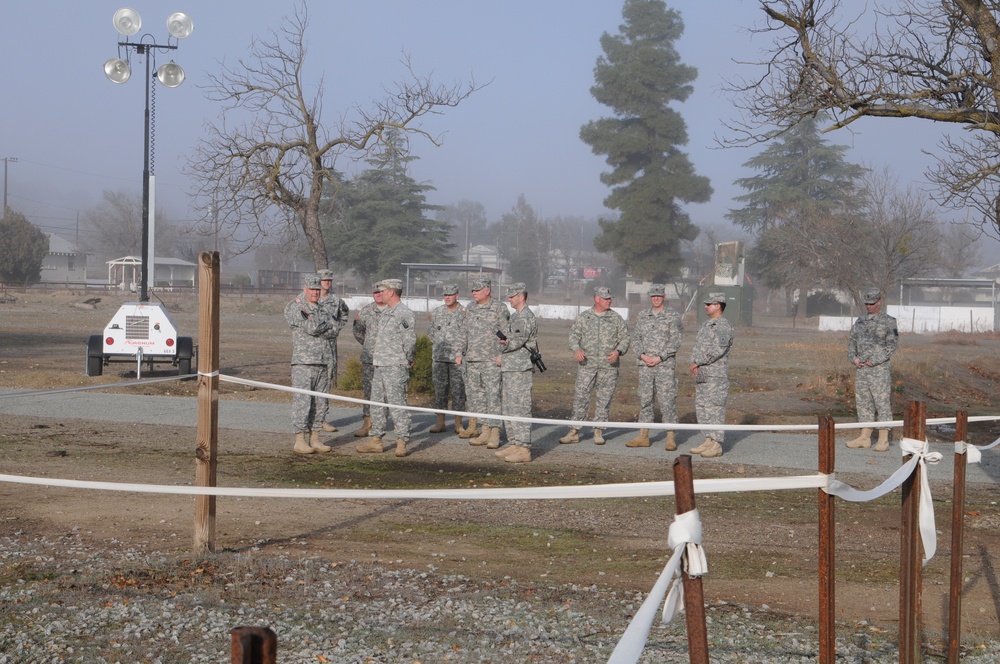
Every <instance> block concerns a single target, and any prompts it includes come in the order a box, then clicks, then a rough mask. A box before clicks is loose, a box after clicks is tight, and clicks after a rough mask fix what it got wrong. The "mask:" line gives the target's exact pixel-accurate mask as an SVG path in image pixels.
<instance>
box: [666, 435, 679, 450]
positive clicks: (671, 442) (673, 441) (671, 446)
mask: <svg viewBox="0 0 1000 664" xmlns="http://www.w3.org/2000/svg"><path fill="white" fill-rule="evenodd" d="M664 449H666V450H667V451H668V452H673V451H674V450H676V449H677V436H675V435H674V432H673V431H668V432H667V446H666V447H665V448H664Z"/></svg>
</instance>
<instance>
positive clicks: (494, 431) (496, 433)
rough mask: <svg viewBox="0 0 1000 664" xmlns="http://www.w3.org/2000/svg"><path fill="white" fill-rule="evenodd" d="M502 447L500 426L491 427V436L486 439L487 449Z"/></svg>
mask: <svg viewBox="0 0 1000 664" xmlns="http://www.w3.org/2000/svg"><path fill="white" fill-rule="evenodd" d="M498 447H500V427H490V438H489V440H487V441H486V449H488V450H495V449H497V448H498Z"/></svg>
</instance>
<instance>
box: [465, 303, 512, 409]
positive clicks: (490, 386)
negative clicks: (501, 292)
mask: <svg viewBox="0 0 1000 664" xmlns="http://www.w3.org/2000/svg"><path fill="white" fill-rule="evenodd" d="M509 318H510V311H508V310H507V306H506V305H504V304H502V303H500V302H498V301H497V300H495V299H493V298H490V299H489V300H487V301H486V302H485V303H483V304H477V303H476V302H475V301H473V302H470V303H469V306H467V307H466V308H465V320H464V321H463V323H462V335H461V339H460V342H459V343H460V344H461V348H460V350H461V355H462V366H464V367H465V396H466V399H467V401H468V404H469V410H470V411H471V412H473V413H487V414H490V415H497V414H499V413H500V412H501V408H502V404H501V399H500V367H498V366H497V362H496V359H497V355H499V354H500V342H499V339H497V330H503V329H505V328H506V327H507V320H508V319H509ZM479 423H480V424H482V425H483V426H487V427H499V426H500V420H495V419H483V420H480V421H479Z"/></svg>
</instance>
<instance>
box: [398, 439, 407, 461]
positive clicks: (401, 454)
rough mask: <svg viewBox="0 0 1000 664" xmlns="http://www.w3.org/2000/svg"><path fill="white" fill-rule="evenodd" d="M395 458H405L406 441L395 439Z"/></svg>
mask: <svg viewBox="0 0 1000 664" xmlns="http://www.w3.org/2000/svg"><path fill="white" fill-rule="evenodd" d="M396 456H398V457H405V456H406V441H405V440H399V439H396Z"/></svg>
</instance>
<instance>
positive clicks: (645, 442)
mask: <svg viewBox="0 0 1000 664" xmlns="http://www.w3.org/2000/svg"><path fill="white" fill-rule="evenodd" d="M625 447H649V429H639V435H638V436H636V437H635V438H633V439H632V440H630V441H628V442H627V443H625Z"/></svg>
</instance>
